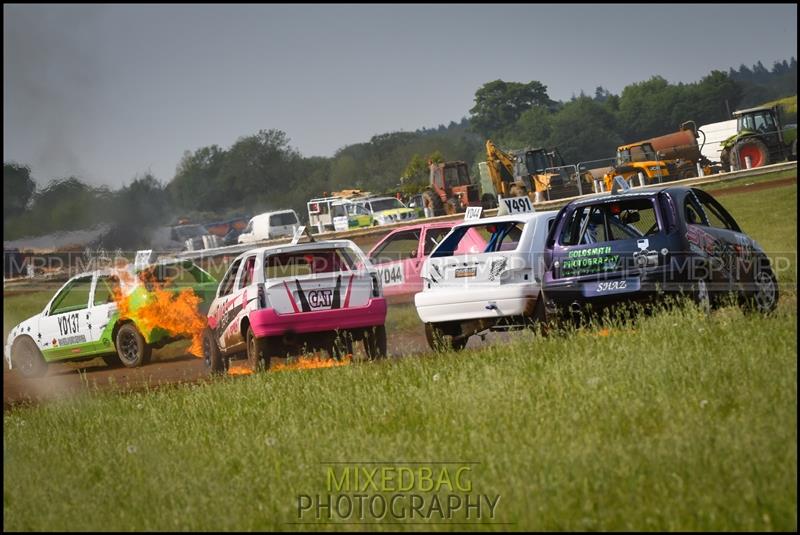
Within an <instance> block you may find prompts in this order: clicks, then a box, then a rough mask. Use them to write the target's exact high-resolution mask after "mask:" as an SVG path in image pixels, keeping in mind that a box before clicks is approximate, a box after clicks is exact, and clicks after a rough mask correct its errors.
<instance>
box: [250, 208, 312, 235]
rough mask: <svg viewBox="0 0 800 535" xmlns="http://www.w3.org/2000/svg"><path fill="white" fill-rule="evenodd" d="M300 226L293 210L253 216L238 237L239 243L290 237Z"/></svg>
mask: <svg viewBox="0 0 800 535" xmlns="http://www.w3.org/2000/svg"><path fill="white" fill-rule="evenodd" d="M299 226H300V222H299V221H298V219H297V214H296V213H295V211H294V210H279V211H277V212H266V213H263V214H259V215H257V216H254V217H253V218H252V219H251V220H250V222H249V223H247V227H245V229H244V230H243V231H242V233H241V234H240V235H239V243H251V242H256V241H260V240H271V239H273V238H281V237H283V236H292V235H293V234H294V231H295V230H296V229H297V228H298V227H299Z"/></svg>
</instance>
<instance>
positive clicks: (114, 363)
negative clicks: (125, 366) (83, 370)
mask: <svg viewBox="0 0 800 535" xmlns="http://www.w3.org/2000/svg"><path fill="white" fill-rule="evenodd" d="M103 362H105V363H106V366H108V367H109V368H119V367H120V366H122V361H121V360H119V355H117V354H116V353H111V354H109V355H103Z"/></svg>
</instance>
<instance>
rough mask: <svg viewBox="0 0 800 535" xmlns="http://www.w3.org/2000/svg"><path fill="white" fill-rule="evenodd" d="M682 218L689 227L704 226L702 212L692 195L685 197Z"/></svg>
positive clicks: (704, 220) (704, 221)
mask: <svg viewBox="0 0 800 535" xmlns="http://www.w3.org/2000/svg"><path fill="white" fill-rule="evenodd" d="M683 216H684V217H685V218H686V223H687V224H689V225H705V224H706V218H705V217H704V216H703V210H702V208H700V203H698V202H697V199H696V198H695V196H694V195H691V194H689V195H687V196H686V200H685V201H683Z"/></svg>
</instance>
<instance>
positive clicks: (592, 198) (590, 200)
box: [570, 186, 692, 206]
mask: <svg viewBox="0 0 800 535" xmlns="http://www.w3.org/2000/svg"><path fill="white" fill-rule="evenodd" d="M691 189H692V188H689V187H686V186H655V187H647V188H641V189H640V188H636V189H635V190H634V189H630V190H628V191H620V192H618V193H598V194H594V195H588V196H586V197H583V198H580V199H576V200H574V201H572V202H571V203H570V205H571V206H586V205H588V204H595V203H602V202H608V201H612V200H622V199H636V198H644V197H654V196H655V195H658V194H659V193H662V192H665V193H671V194H674V193H685V192H687V191H690V190H691Z"/></svg>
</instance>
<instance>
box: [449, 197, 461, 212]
mask: <svg viewBox="0 0 800 535" xmlns="http://www.w3.org/2000/svg"><path fill="white" fill-rule="evenodd" d="M444 211H445V212H446V213H447V215H454V214H457V213H459V212H463V211H464V206H463V205H462V204H461V201H460V200H459V199H456V198H455V197H450V198H449V199H447V203H446V204H445V207H444Z"/></svg>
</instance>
